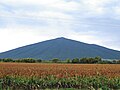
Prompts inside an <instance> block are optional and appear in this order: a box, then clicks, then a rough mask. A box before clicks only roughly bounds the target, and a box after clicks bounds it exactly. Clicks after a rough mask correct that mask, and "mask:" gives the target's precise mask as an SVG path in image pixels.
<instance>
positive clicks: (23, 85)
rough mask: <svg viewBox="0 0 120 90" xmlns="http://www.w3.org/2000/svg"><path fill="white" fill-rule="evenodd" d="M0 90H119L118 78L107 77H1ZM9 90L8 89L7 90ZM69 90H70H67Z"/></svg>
mask: <svg viewBox="0 0 120 90" xmlns="http://www.w3.org/2000/svg"><path fill="white" fill-rule="evenodd" d="M0 88H1V89H0V90H2V89H4V90H17V89H18V90H36V89H37V90H40V89H46V90H47V88H48V90H49V89H60V90H62V89H61V88H63V89H65V88H75V89H85V90H86V89H90V90H98V89H99V90H112V89H114V90H118V89H120V78H111V79H110V78H107V77H100V76H96V77H78V76H75V77H70V78H56V77H54V76H47V77H41V78H36V77H31V78H23V77H9V76H6V77H3V78H1V79H0ZM8 88H9V89H8ZM67 90H71V89H67Z"/></svg>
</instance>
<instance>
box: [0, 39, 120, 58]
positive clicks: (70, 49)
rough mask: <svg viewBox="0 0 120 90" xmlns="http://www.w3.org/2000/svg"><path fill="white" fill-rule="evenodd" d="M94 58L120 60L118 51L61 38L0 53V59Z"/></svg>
mask: <svg viewBox="0 0 120 90" xmlns="http://www.w3.org/2000/svg"><path fill="white" fill-rule="evenodd" d="M95 56H100V57H102V58H104V59H120V51H116V50H112V49H108V48H105V47H102V46H98V45H95V44H87V43H83V42H78V41H75V40H70V39H66V38H63V37H61V38H56V39H52V40H47V41H43V42H39V43H35V44H31V45H27V46H23V47H20V48H16V49H13V50H10V51H7V52H3V53H0V58H40V59H44V60H50V59H53V58H59V59H62V60H64V59H66V58H70V59H72V58H82V57H95Z"/></svg>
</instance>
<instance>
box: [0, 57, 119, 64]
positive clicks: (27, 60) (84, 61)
mask: <svg viewBox="0 0 120 90" xmlns="http://www.w3.org/2000/svg"><path fill="white" fill-rule="evenodd" d="M0 62H23V63H41V62H42V63H73V64H74V63H76V64H120V60H111V61H108V60H102V58H101V57H99V56H97V57H89V58H87V57H84V58H80V59H79V58H74V59H72V60H71V59H69V58H68V59H66V60H60V59H59V58H54V59H52V60H42V59H34V58H22V59H11V58H3V59H0Z"/></svg>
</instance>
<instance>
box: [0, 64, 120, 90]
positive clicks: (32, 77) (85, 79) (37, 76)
mask: <svg viewBox="0 0 120 90" xmlns="http://www.w3.org/2000/svg"><path fill="white" fill-rule="evenodd" d="M0 86H1V88H12V89H13V88H24V89H26V90H27V89H28V90H29V89H32V90H34V89H45V88H78V89H80V88H86V89H91V88H95V89H99V88H102V89H103V90H109V89H110V88H111V89H120V65H119V64H53V63H51V64H47V63H0ZM105 88H106V89H105ZM0 90H1V89H0Z"/></svg>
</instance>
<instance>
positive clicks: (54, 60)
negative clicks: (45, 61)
mask: <svg viewBox="0 0 120 90" xmlns="http://www.w3.org/2000/svg"><path fill="white" fill-rule="evenodd" d="M58 61H60V60H59V59H58V58H54V59H52V62H53V63H57V62H58Z"/></svg>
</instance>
